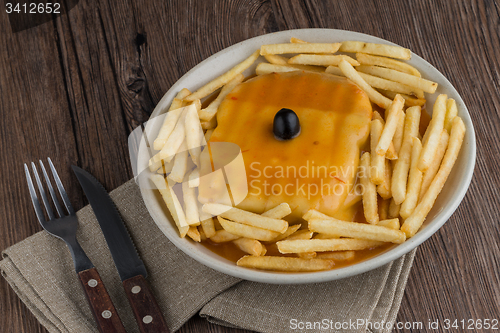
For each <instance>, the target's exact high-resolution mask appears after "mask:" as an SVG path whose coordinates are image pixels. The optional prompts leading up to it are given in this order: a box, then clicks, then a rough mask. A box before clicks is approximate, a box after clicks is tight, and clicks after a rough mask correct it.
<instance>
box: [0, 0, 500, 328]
mask: <svg viewBox="0 0 500 333" xmlns="http://www.w3.org/2000/svg"><path fill="white" fill-rule="evenodd" d="M499 14H500V3H499V2H498V1H487V0H477V1H468V0H463V1H446V0H441V1H432V0H427V1H422V0H412V1H405V3H402V2H401V1H398V0H383V1H382V0H380V1H361V0H357V1H352V0H339V1H320V0H305V1H301V0H289V1H280V0H270V1H265V0H245V1H244V0H232V1H231V0H212V1H208V0H206V1H201V0H199V1H195V0H185V1H181V0H177V1H154V2H153V1H146V0H129V1H111V0H101V1H91V0H81V1H80V3H79V4H78V5H77V6H76V7H75V8H73V9H72V10H71V11H70V12H69V13H68V14H67V15H62V16H61V17H59V18H57V19H56V20H55V21H52V22H48V23H45V24H42V25H40V26H37V27H35V28H32V29H29V30H25V31H21V32H18V33H15V34H13V33H11V30H10V26H9V22H8V16H7V14H6V13H5V11H3V10H1V11H0V45H2V47H1V48H0V96H2V98H0V121H1V123H2V130H1V133H0V138H1V143H0V156H3V158H2V159H0V202H1V203H2V204H1V205H0V216H2V220H1V221H0V249H4V248H6V247H8V246H10V245H12V244H14V243H16V242H19V241H21V240H22V239H24V238H26V237H28V236H29V235H31V234H33V233H35V232H37V231H39V230H41V228H40V227H39V225H38V224H37V223H36V219H35V216H34V214H33V210H32V207H31V203H30V202H29V200H27V198H28V191H27V187H26V185H25V183H24V175H23V172H22V167H21V166H22V163H24V162H28V161H32V160H37V159H39V158H45V157H47V156H50V157H51V158H52V160H53V161H55V164H56V168H57V169H58V171H59V173H60V176H61V178H62V181H63V183H64V184H65V185H66V186H67V188H71V189H72V190H71V191H69V194H70V199H71V201H72V203H73V205H74V207H75V209H79V208H81V207H83V205H85V204H86V199H85V198H84V195H83V193H82V192H81V190H80V188H79V187H78V186H77V181H76V178H75V177H74V176H72V175H71V171H70V168H69V165H70V164H76V165H79V166H81V167H82V168H84V169H86V170H88V171H90V172H91V173H92V174H94V175H95V176H96V178H97V179H98V180H99V181H101V182H102V183H103V184H104V186H105V187H106V188H107V189H108V190H111V189H113V188H115V187H117V186H119V185H120V184H122V183H123V182H125V181H126V180H127V179H129V178H130V177H131V176H132V174H131V168H130V163H129V161H128V151H127V136H128V134H129V133H130V131H131V130H132V129H133V128H135V127H136V126H137V125H138V124H140V123H141V122H143V121H144V120H146V119H147V118H148V115H149V114H150V113H151V111H152V109H153V107H154V105H155V103H157V102H158V101H159V99H160V98H161V96H162V95H163V94H164V93H165V92H166V91H167V90H168V88H169V87H170V86H171V85H172V84H173V83H174V82H175V81H176V80H177V79H179V78H180V77H181V76H182V75H183V74H184V73H185V72H187V71H188V70H189V69H190V68H192V67H193V66H195V65H196V64H197V63H199V62H200V61H202V60H204V59H205V58H207V57H208V56H210V55H212V54H214V53H215V52H217V51H220V50H221V49H223V48H225V47H227V46H230V45H233V44H235V43H237V42H239V41H242V40H245V39H247V38H250V37H254V36H257V35H261V34H265V33H269V32H274V31H278V30H284V29H296V28H309V27H321V28H335V29H345V30H352V31H358V32H363V33H367V34H371V35H374V36H378V37H381V38H385V39H387V40H390V41H393V42H395V43H397V44H400V45H402V46H405V47H408V48H410V49H411V50H413V51H414V52H415V53H416V54H418V55H420V56H422V57H423V58H424V59H426V60H427V61H429V62H430V63H431V64H433V65H434V66H435V67H436V68H437V69H438V70H439V71H441V72H442V73H443V74H444V75H445V76H446V77H447V78H448V79H449V80H450V82H451V83H452V84H453V85H454V86H455V87H456V89H457V90H458V92H459V93H460V95H461V96H462V98H463V99H464V101H465V103H466V105H467V106H468V108H469V111H470V113H471V116H472V119H473V122H474V125H475V129H476V136H477V142H478V147H477V148H478V154H477V164H476V170H475V173H474V177H473V180H472V184H471V187H470V189H469V191H468V193H467V195H466V197H465V199H464V201H463V202H462V204H461V205H460V207H459V209H458V210H457V212H456V213H455V214H454V215H453V216H452V218H451V219H450V220H449V221H448V222H447V224H446V225H445V226H444V227H443V228H441V229H440V230H439V231H438V232H437V233H436V234H435V235H434V236H433V237H431V238H430V239H429V240H428V241H427V242H425V243H424V244H423V245H422V246H420V248H419V250H418V252H417V256H416V259H415V263H414V266H413V268H412V271H411V274H410V278H409V281H408V286H407V288H406V292H405V295H404V297H403V302H402V305H401V309H400V311H399V314H398V318H397V319H398V321H402V322H407V321H423V322H424V323H426V322H427V320H428V319H432V320H435V319H439V320H440V321H442V320H444V319H459V320H461V319H465V320H467V319H469V318H470V319H483V318H495V317H496V318H499V314H500V305H499V304H500V270H499V267H500V259H499V258H500V245H499V244H500V242H499V241H500V227H499V222H498V221H499V220H500V209H499V208H498V207H500V195H499V192H498V188H499V187H500V163H499V162H500V161H499V160H500V159H499V156H500V143H499V140H498V135H499V133H500V94H499V91H500V87H499V86H500V74H499V73H500V60H499V59H500V58H499V57H498V54H499V52H500V38H499V36H500V22H499V17H500V15H499ZM3 46H5V47H3ZM0 280H1V282H0V295H2V296H1V297H0V313H1V314H2V316H0V332H15V333H18V332H45V330H44V329H43V328H42V327H41V326H40V325H39V324H38V322H37V321H36V319H35V318H34V317H33V316H32V315H31V313H30V312H29V311H28V310H27V308H26V307H25V306H24V305H23V304H22V302H21V301H20V300H19V298H17V296H16V295H15V294H14V292H13V291H12V290H11V289H10V287H9V286H8V285H7V283H6V281H5V280H4V279H0ZM399 331H401V332H403V331H404V330H399ZM424 331H425V330H424ZM427 331H429V332H430V330H427ZM477 331H478V332H480V331H485V330H477ZM180 332H243V331H241V330H234V329H229V328H225V327H222V326H216V325H213V324H210V323H208V322H207V321H205V320H203V319H201V318H199V317H195V318H193V319H191V320H190V321H189V322H188V323H186V325H184V327H183V328H181V330H180ZM485 332H486V331H485Z"/></svg>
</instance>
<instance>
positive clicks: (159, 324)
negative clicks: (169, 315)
mask: <svg viewBox="0 0 500 333" xmlns="http://www.w3.org/2000/svg"><path fill="white" fill-rule="evenodd" d="M123 287H124V288H125V294H127V298H128V301H129V303H130V305H131V307H132V311H133V312H134V316H135V321H136V322H137V324H138V325H139V330H140V332H141V333H169V330H168V327H167V324H166V322H165V319H164V318H163V314H162V313H161V309H160V307H159V306H158V303H157V302H156V299H155V297H154V294H153V292H152V291H151V289H150V288H149V286H148V283H147V282H146V279H145V278H144V277H143V276H142V275H137V276H134V277H131V278H129V279H127V280H124V281H123Z"/></svg>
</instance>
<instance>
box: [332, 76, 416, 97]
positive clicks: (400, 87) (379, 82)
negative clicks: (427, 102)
mask: <svg viewBox="0 0 500 333" xmlns="http://www.w3.org/2000/svg"><path fill="white" fill-rule="evenodd" d="M330 71H334V70H332V69H331V70H330ZM358 74H359V76H361V77H362V78H363V80H365V81H366V83H368V84H369V85H370V86H371V87H373V88H377V89H379V90H382V91H383V92H393V94H392V95H393V96H391V97H390V98H391V99H394V97H395V96H396V94H404V95H406V96H409V97H410V96H415V97H417V98H424V91H423V90H422V89H418V88H415V87H411V86H408V85H406V84H404V83H401V82H395V81H391V80H387V79H383V78H381V77H378V76H373V75H370V74H366V73H363V72H358ZM384 94H385V95H388V94H387V93H383V95H384Z"/></svg>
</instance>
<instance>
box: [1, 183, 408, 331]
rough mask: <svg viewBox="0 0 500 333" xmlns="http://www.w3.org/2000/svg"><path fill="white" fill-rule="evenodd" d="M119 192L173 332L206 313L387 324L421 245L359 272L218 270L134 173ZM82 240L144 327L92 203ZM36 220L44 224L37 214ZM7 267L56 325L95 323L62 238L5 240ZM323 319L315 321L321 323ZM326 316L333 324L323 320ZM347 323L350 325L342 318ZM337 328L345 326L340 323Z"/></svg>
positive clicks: (266, 322) (126, 315)
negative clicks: (155, 214)
mask: <svg viewBox="0 0 500 333" xmlns="http://www.w3.org/2000/svg"><path fill="white" fill-rule="evenodd" d="M111 197H112V198H113V200H114V202H115V203H116V206H117V208H118V210H119V211H120V213H121V215H122V217H123V219H124V221H125V223H126V224H127V227H128V229H129V232H130V234H131V236H132V238H133V239H134V242H135V244H136V246H137V250H138V252H139V254H140V256H141V258H142V259H143V261H144V263H145V265H146V269H147V271H148V273H149V276H148V281H149V283H150V284H151V288H152V289H153V292H154V293H155V295H156V298H157V300H158V303H159V305H160V307H161V309H162V310H163V313H164V315H165V319H166V320H167V323H168V326H169V327H170V329H171V330H172V331H175V330H177V329H179V328H180V327H181V326H182V325H183V324H184V323H185V322H186V321H187V320H188V319H189V318H190V317H191V316H193V315H194V314H196V313H197V312H200V314H201V316H203V317H205V318H207V319H208V320H209V321H211V322H214V323H217V324H221V325H225V326H230V327H240V328H245V329H250V330H255V331H261V332H293V331H295V332H296V331H303V329H300V328H301V327H302V326H301V325H307V322H310V323H312V324H314V322H320V323H321V324H322V325H323V326H322V328H320V329H313V330H310V331H324V332H365V331H367V330H366V328H365V325H359V326H353V322H354V323H356V324H357V323H361V320H363V321H364V323H366V321H370V322H371V323H372V326H369V330H368V331H371V332H389V331H391V330H390V329H387V326H386V325H384V329H379V328H378V327H379V326H380V324H381V323H386V322H392V321H394V320H395V318H396V314H397V312H398V309H399V306H400V304H401V298H402V295H403V292H404V287H405V285H406V280H407V278H408V273H409V271H410V268H411V265H412V262H413V257H414V252H411V253H409V254H407V255H405V256H403V257H402V258H400V259H398V260H395V261H394V262H392V263H390V264H388V265H385V266H383V267H380V268H378V269H376V270H373V271H371V272H367V273H364V274H361V275H358V276H355V277H351V278H347V279H343V280H339V281H332V282H327V283H320V284H309V285H268V284H261V283H255V282H249V281H242V280H240V279H237V278H234V277H231V276H228V275H225V274H222V273H219V272H216V271H214V270H212V269H210V268H208V267H205V266H203V265H202V264H199V263H198V262H196V261H194V260H193V259H191V258H190V257H188V256H187V255H185V254H184V253H182V252H181V251H180V250H178V249H177V248H176V247H175V246H174V245H173V244H172V243H170V242H169V241H168V239H167V238H166V237H165V236H164V235H163V234H162V232H161V231H160V230H159V229H158V228H157V227H156V225H155V224H154V222H153V220H152V219H151V217H150V216H149V214H148V212H147V209H146V207H145V206H144V202H143V201H142V198H141V195H140V192H139V188H138V187H137V185H136V184H135V183H134V182H133V181H129V182H127V183H125V184H124V185H122V186H120V187H119V188H117V189H116V190H114V191H113V192H111ZM77 215H78V219H79V221H80V225H79V230H78V234H77V237H78V240H79V241H80V243H81V245H82V247H83V248H84V250H85V252H86V253H87V255H88V257H89V258H90V260H92V262H93V263H94V265H95V266H96V267H97V269H98V271H99V273H100V275H101V277H102V280H103V281H104V284H105V285H106V288H107V289H108V292H109V294H110V296H111V298H112V300H113V302H114V304H115V306H116V308H117V310H118V313H119V315H120V318H121V319H122V321H123V324H124V325H125V328H126V329H127V331H128V332H138V327H137V324H136V323H135V320H134V317H133V315H132V311H131V308H130V306H129V304H128V301H127V299H126V296H125V293H124V291H123V288H122V285H121V281H120V279H119V276H118V272H117V271H116V268H115V267H114V264H113V260H112V258H111V255H110V253H109V250H108V248H107V245H106V242H105V240H104V236H103V235H102V233H101V230H100V228H99V225H98V223H97V221H96V219H95V216H94V214H93V212H92V209H91V208H90V207H89V206H87V207H85V208H83V209H82V210H80V211H79V212H78V213H77ZM33 223H37V222H36V220H35V217H34V215H33ZM2 257H3V260H2V261H1V262H0V269H1V271H2V275H3V276H4V277H5V279H7V281H8V282H9V284H10V285H11V287H12V289H14V291H15V292H16V293H17V295H18V296H19V297H20V298H21V300H22V301H23V302H24V303H25V304H26V305H27V306H28V308H29V309H30V310H31V311H32V312H33V314H34V315H35V316H36V317H37V318H38V320H39V321H40V322H41V323H42V325H44V326H45V327H46V328H47V329H48V330H49V332H75V333H86V332H97V329H96V326H95V324H94V322H93V318H92V315H91V312H90V308H89V307H88V305H87V302H86V299H85V296H84V294H83V291H82V290H81V286H80V282H79V281H78V279H77V276H76V274H75V272H74V268H73V262H72V260H71V256H70V253H69V251H68V249H67V247H66V245H65V244H64V242H62V241H60V240H58V239H56V238H55V237H52V236H50V235H49V234H47V233H46V232H43V231H42V232H39V233H37V234H35V235H33V236H31V237H29V238H27V239H25V240H24V241H22V242H20V243H18V244H16V245H14V246H12V247H10V248H8V249H6V250H5V251H3V253H2ZM316 325H317V324H316ZM325 325H326V326H325ZM340 325H343V328H342V326H340ZM336 327H337V328H336Z"/></svg>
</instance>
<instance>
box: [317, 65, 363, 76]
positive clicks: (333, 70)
mask: <svg viewBox="0 0 500 333" xmlns="http://www.w3.org/2000/svg"><path fill="white" fill-rule="evenodd" d="M325 73H328V74H333V75H337V76H345V75H344V73H343V72H342V70H341V69H340V68H339V67H338V66H328V67H327V68H326V70H325ZM358 74H359V73H358Z"/></svg>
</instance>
